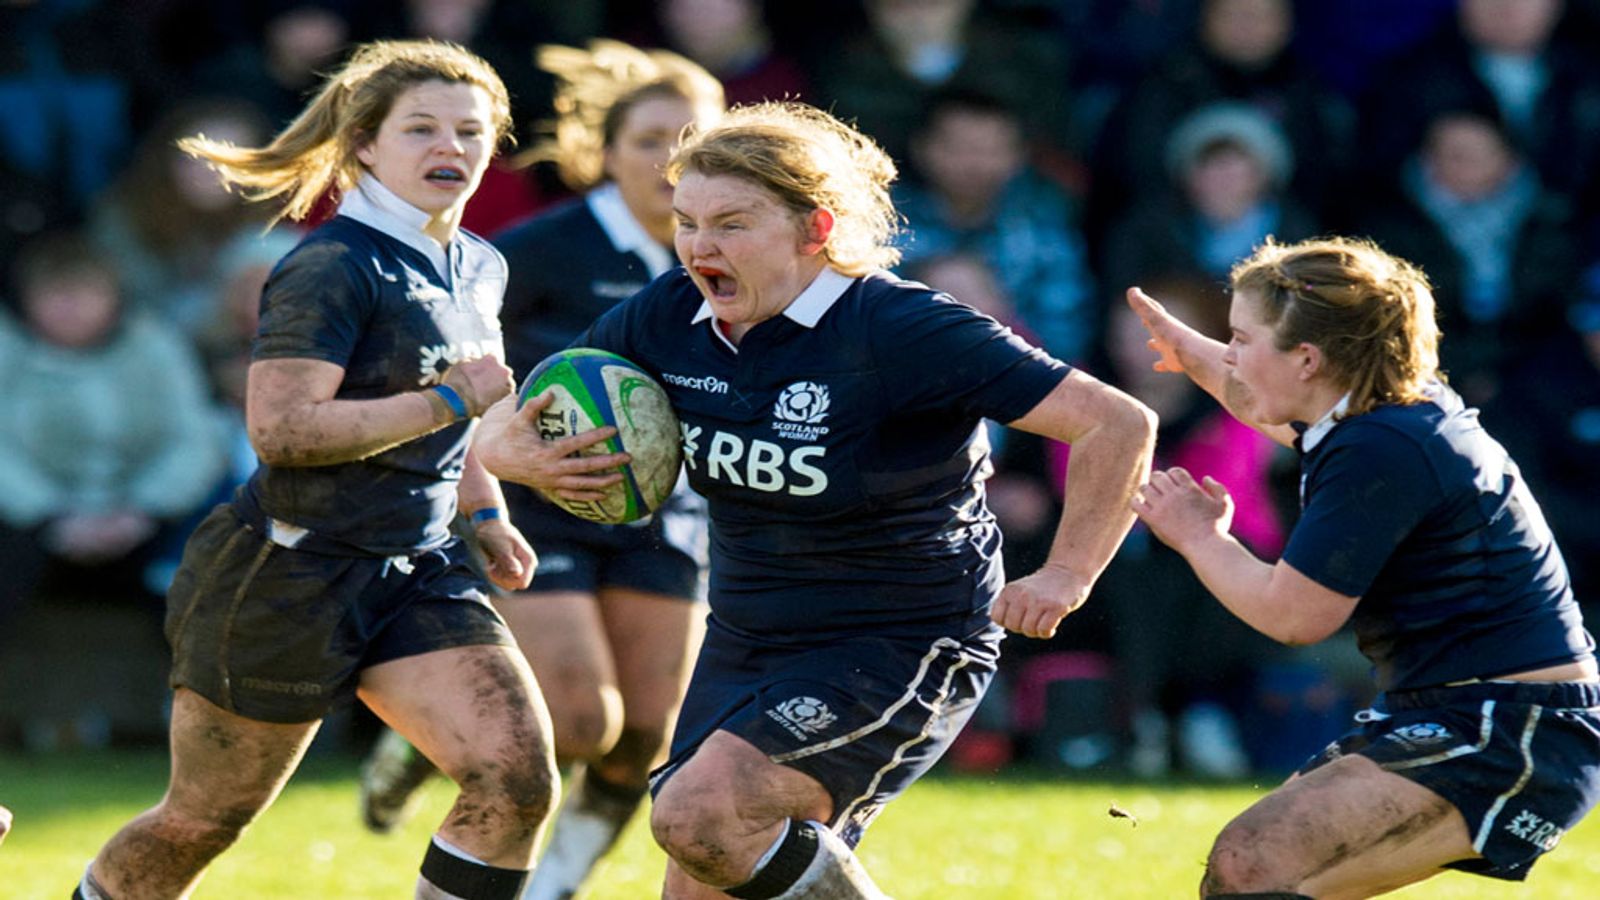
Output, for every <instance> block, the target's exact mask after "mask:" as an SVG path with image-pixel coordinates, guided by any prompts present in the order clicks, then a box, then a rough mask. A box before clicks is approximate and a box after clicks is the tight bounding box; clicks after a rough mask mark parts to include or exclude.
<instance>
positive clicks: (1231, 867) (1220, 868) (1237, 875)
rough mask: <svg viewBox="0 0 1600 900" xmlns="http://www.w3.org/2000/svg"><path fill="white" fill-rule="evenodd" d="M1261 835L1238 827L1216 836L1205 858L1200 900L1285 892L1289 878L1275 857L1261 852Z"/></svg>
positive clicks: (1234, 825) (1290, 876)
mask: <svg viewBox="0 0 1600 900" xmlns="http://www.w3.org/2000/svg"><path fill="white" fill-rule="evenodd" d="M1262 849H1263V848H1262V841H1261V835H1260V833H1259V832H1257V831H1256V830H1255V829H1252V828H1248V827H1244V826H1241V825H1239V824H1238V823H1234V824H1231V825H1229V826H1228V827H1226V828H1224V829H1223V830H1222V833H1221V834H1219V835H1217V839H1216V841H1215V842H1214V843H1213V844H1212V845H1211V854H1210V855H1209V856H1208V857H1207V858H1206V874H1205V880H1204V881H1203V882H1202V883H1201V888H1200V893H1201V896H1208V895H1211V894H1230V893H1244V892H1252V891H1278V890H1288V889H1290V888H1291V887H1293V886H1294V885H1293V884H1291V883H1289V882H1291V881H1292V880H1293V877H1292V875H1291V874H1290V873H1289V872H1287V871H1286V870H1285V869H1284V868H1283V867H1282V866H1281V865H1279V863H1280V862H1281V860H1279V859H1278V858H1276V857H1277V855H1276V854H1268V853H1264V852H1262Z"/></svg>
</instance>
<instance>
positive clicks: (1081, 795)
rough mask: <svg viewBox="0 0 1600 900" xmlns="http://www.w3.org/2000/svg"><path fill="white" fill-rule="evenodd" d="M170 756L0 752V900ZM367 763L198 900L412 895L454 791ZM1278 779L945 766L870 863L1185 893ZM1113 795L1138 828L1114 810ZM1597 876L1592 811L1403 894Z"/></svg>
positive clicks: (986, 879)
mask: <svg viewBox="0 0 1600 900" xmlns="http://www.w3.org/2000/svg"><path fill="white" fill-rule="evenodd" d="M166 766H167V763H166V758H165V756H164V755H163V754H161V753H159V752H156V751H139V752H108V753H75V754H61V755H52V756H44V757H32V756H21V755H17V754H9V755H0V804H3V805H6V806H9V807H10V808H11V809H12V811H13V812H14V813H15V814H16V823H15V827H14V830H13V832H12V834H11V835H10V836H9V837H8V838H6V841H5V843H4V844H3V845H0V898H6V900H32V898H54V900H60V898H64V897H66V896H68V895H69V894H70V893H71V890H72V886H73V885H74V883H75V882H76V881H77V879H78V877H79V875H80V874H81V872H82V870H83V866H84V865H85V864H86V863H87V861H88V860H89V858H90V857H91V856H93V854H94V852H95V850H96V849H97V848H98V847H99V845H100V844H101V842H103V841H104V840H105V839H106V838H107V837H108V836H110V835H111V834H112V832H114V831H115V830H116V829H117V828H119V827H120V826H121V825H122V823H123V822H125V821H126V820H127V819H129V818H130V817H132V816H133V815H135V814H136V813H138V812H139V811H140V810H142V809H144V808H146V807H148V806H150V805H151V804H153V803H154V802H155V801H156V800H157V799H158V798H159V797H160V794H161V791H162V789H163V788H164V786H165V784H166V771H167V769H166ZM356 768H357V762H356V760H354V759H353V758H348V757H343V756H337V755H329V756H318V757H313V758H312V759H311V760H308V761H307V763H306V764H305V766H303V767H302V769H301V771H300V772H299V773H298V774H297V775H296V776H295V778H294V780H293V781H292V782H290V784H289V787H288V788H287V789H286V790H285V791H284V794H283V796H282V797H281V798H280V799H279V800H278V802H277V804H276V805H275V806H274V807H273V808H272V809H270V810H268V811H267V812H266V814H265V815H264V816H262V818H261V820H260V821H258V822H257V823H256V825H255V826H254V827H253V828H251V830H250V831H249V832H248V833H247V834H246V835H245V837H244V839H243V840H242V841H241V842H240V843H239V845H238V846H236V847H234V848H233V849H232V850H230V851H229V852H228V853H226V854H224V855H223V857H222V858H221V859H220V860H219V861H218V862H217V863H216V864H215V865H214V866H213V867H212V869H211V871H210V873H209V874H208V875H207V876H206V879H205V881H203V882H202V883H201V885H200V889H199V890H198V891H197V892H196V893H195V897H196V898H199V900H205V898H233V900H252V898H295V900H316V898H368V897H371V898H407V897H410V896H411V890H412V885H413V884H414V880H415V877H416V875H415V873H416V868H417V864H418V862H419V861H420V859H421V856H422V850H423V848H424V846H425V845H426V842H427V839H428V834H429V833H430V831H431V830H432V828H433V826H434V825H435V824H436V823H437V822H438V821H439V819H440V818H441V817H442V816H443V814H444V811H445V809H446V807H447V806H448V804H449V802H450V798H451V796H452V794H453V791H452V788H451V786H450V785H449V784H448V783H446V782H443V781H435V782H434V783H432V784H430V785H429V787H428V788H427V789H426V796H425V806H424V808H423V811H422V814H421V815H420V816H418V817H417V818H416V819H415V820H413V821H412V822H411V823H410V824H409V825H408V826H407V827H405V828H404V829H402V830H401V831H399V832H397V833H396V834H394V835H391V836H387V837H378V836H375V835H371V834H368V833H367V832H366V831H365V830H363V829H362V827H361V825H360V823H359V822H358V821H357V817H356V784H355V772H356ZM1268 787H1270V785H1268V784H1265V783H1263V784H1261V785H1259V786H1258V785H1252V784H1240V785H1227V786H1214V785H1196V784H1188V783H1163V784H1136V783H1128V782H1101V781H1082V780H1072V781H1065V780H1057V779H1052V778H1049V777H1043V776H1037V775H1029V774H1016V775H1012V774H1007V775H1005V776H1000V777H994V778H977V777H965V776H963V777H956V776H950V775H935V776H934V777H931V778H928V779H925V780H924V781H922V782H921V783H919V784H918V785H916V786H915V787H913V788H912V789H911V791H910V792H909V793H907V794H906V795H905V796H904V797H902V798H901V799H900V800H899V801H897V802H896V803H895V804H893V805H891V806H890V807H889V809H888V810H887V811H886V812H885V813H884V814H883V815H882V816H881V817H880V818H879V820H878V821H877V823H875V824H874V825H873V827H872V830H871V831H870V832H868V834H867V838H866V840H865V841H864V842H863V844H862V847H861V856H862V858H863V859H864V860H865V862H866V865H867V867H868V868H869V869H870V870H871V871H872V872H873V874H874V876H875V877H876V878H877V879H878V881H879V883H880V884H882V885H883V887H884V888H885V890H887V891H888V892H889V893H890V894H891V895H892V896H894V897H896V898H898V900H953V898H974V900H1052V898H1096V900H1098V898H1189V897H1193V896H1195V888H1196V885H1197V884H1198V882H1199V879H1200V872H1201V867H1202V864H1203V860H1204V858H1205V853H1206V850H1207V848H1208V847H1209V846H1210V841H1211V837H1212V835H1214V834H1215V833H1216V831H1217V830H1218V829H1219V828H1221V827H1222V825H1223V824H1224V823H1225V822H1227V821H1228V819H1229V818H1231V817H1232V816H1233V814H1234V813H1236V812H1237V811H1239V810H1240V809H1243V808H1244V807H1245V806H1246V805H1247V804H1248V803H1249V802H1250V801H1251V800H1252V799H1253V798H1255V797H1257V796H1259V795H1260V794H1261V793H1262V792H1263V791H1264V790H1265V789H1266V788H1268ZM1113 804H1115V805H1116V806H1118V807H1119V808H1121V809H1123V810H1126V811H1128V812H1130V813H1132V814H1133V816H1134V817H1135V818H1136V819H1137V824H1135V823H1134V820H1133V819H1128V818H1119V817H1113V816H1111V815H1110V814H1109V810H1110V808H1111V806H1112V805H1113ZM662 869H663V857H662V856H661V854H660V852H659V851H658V850H656V848H655V847H654V845H653V844H652V843H651V841H650V836H649V832H648V830H647V829H646V828H645V827H644V819H643V816H640V817H638V818H636V819H635V820H634V822H633V824H632V826H631V827H630V828H629V830H628V832H627V834H626V835H625V836H624V838H623V841H622V844H621V846H620V847H619V848H618V850H617V851H616V852H614V853H613V854H612V856H611V857H610V858H609V859H608V860H606V861H605V862H604V863H602V868H601V869H600V870H599V872H598V873H597V877H596V879H595V882H594V885H593V887H592V889H591V890H590V891H589V892H588V894H587V895H586V896H585V897H584V898H583V900H640V898H650V897H656V896H658V895H659V889H660V883H661V873H662ZM1597 884H1600V818H1591V819H1590V820H1589V821H1587V822H1585V823H1584V824H1583V825H1581V826H1580V827H1578V828H1577V829H1575V830H1574V831H1573V832H1572V833H1571V834H1569V835H1568V836H1567V837H1566V840H1565V841H1564V842H1563V844H1562V846H1561V847H1560V848H1559V849H1558V850H1557V851H1556V852H1555V853H1554V854H1552V855H1550V856H1549V857H1547V858H1545V859H1544V860H1543V861H1542V862H1540V863H1539V865H1538V866H1537V867H1536V868H1535V869H1534V872H1533V876H1532V877H1531V878H1530V880H1529V881H1528V882H1526V883H1524V884H1520V885H1512V884H1507V883H1505V882H1497V881H1490V880H1487V879H1480V878H1473V877H1471V876H1466V875H1461V874H1457V873H1449V874H1446V875H1443V876H1440V877H1438V878H1435V879H1433V880H1431V881H1429V882H1425V883H1423V884H1420V885H1416V886H1413V887H1411V888H1408V889H1406V890H1404V891H1401V892H1399V893H1397V894H1394V895H1392V896H1396V897H1403V898H1410V900H1426V898H1451V900H1453V898H1491V897H1492V898H1525V900H1533V898H1537V900H1568V898H1570V900H1578V898H1584V900H1587V898H1591V897H1594V896H1596V895H1597V888H1596V885H1597Z"/></svg>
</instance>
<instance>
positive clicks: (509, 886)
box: [422, 841, 528, 900]
mask: <svg viewBox="0 0 1600 900" xmlns="http://www.w3.org/2000/svg"><path fill="white" fill-rule="evenodd" d="M422 877H423V878H424V879H426V880H427V881H428V882H429V883H430V884H432V885H433V886H435V887H437V888H439V889H440V890H442V891H444V892H445V893H447V894H450V895H451V896H453V897H462V898H465V900H518V898H520V897H521V896H522V886H523V884H524V883H525V882H526V881H527V880H528V871H527V870H526V869H502V868H499V867H498V866H491V865H489V864H488V863H482V862H475V861H473V860H468V859H462V858H461V857H459V856H457V855H455V854H454V853H451V852H450V851H448V850H446V849H444V848H443V847H441V846H439V843H438V841H429V842H428V852H427V853H426V854H424V855H423V857H422Z"/></svg>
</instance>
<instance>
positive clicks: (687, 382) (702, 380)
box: [661, 372, 728, 394]
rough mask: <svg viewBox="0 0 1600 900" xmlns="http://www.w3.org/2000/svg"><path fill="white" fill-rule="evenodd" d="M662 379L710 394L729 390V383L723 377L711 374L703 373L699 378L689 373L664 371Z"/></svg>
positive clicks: (723, 392) (724, 392) (668, 382)
mask: <svg viewBox="0 0 1600 900" xmlns="http://www.w3.org/2000/svg"><path fill="white" fill-rule="evenodd" d="M661 380H662V381H665V382H666V383H667V384H675V385H677V386H678V387H684V388H688V389H690V390H692V391H705V392H706V393H708V394H726V393H727V392H728V383H727V382H726V381H723V380H722V379H721V378H715V377H713V376H711V375H702V376H700V377H698V378H691V377H689V376H687V375H674V374H672V373H671V372H662V373H661Z"/></svg>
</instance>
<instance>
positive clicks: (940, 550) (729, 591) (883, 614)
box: [575, 269, 1068, 640]
mask: <svg viewBox="0 0 1600 900" xmlns="http://www.w3.org/2000/svg"><path fill="white" fill-rule="evenodd" d="M575 345H579V346H592V347H598V348H601V349H605V350H609V351H611V352H613V353H619V354H621V355H623V356H625V357H627V358H629V359H632V360H634V361H635V362H637V363H638V364H639V365H640V366H642V367H643V368H644V369H646V370H647V371H649V372H650V373H651V374H652V375H654V376H655V377H656V378H657V379H658V380H660V381H661V383H662V385H663V386H664V387H665V388H666V390H667V393H668V395H669V396H670V398H671V400H672V405H673V407H674V408H675V409H676V410H677V412H678V416H679V419H680V420H681V423H682V428H683V440H684V449H685V465H686V468H687V471H688V475H689V483H690V485H691V486H692V487H693V488H694V489H695V490H696V491H697V492H699V493H700V494H701V495H702V496H704V497H705V498H706V500H707V501H708V503H709V508H710V515H711V585H710V602H711V609H712V613H713V614H714V615H716V616H717V617H718V619H719V620H720V621H721V622H722V623H724V624H726V625H728V626H729V627H731V628H734V629H736V630H740V631H744V632H757V633H760V634H761V635H762V636H763V637H766V638H774V639H778V640H783V639H785V637H786V636H792V637H793V639H796V640H814V639H816V638H818V637H825V636H827V635H829V634H846V633H857V632H861V631H867V630H875V629H878V628H881V627H884V626H887V625H896V626H897V627H899V628H900V629H902V630H909V631H916V630H917V629H918V628H919V626H921V627H926V628H927V629H928V630H929V631H930V632H931V631H934V630H936V629H938V630H947V629H950V628H952V627H962V626H964V625H967V624H975V620H976V619H977V618H979V617H981V616H983V615H985V614H986V613H987V610H988V607H989V605H990V603H991V602H992V601H993V599H994V597H995V595H996V594H997V593H998V591H999V589H1000V587H1001V586H1002V585H1003V583H1004V579H1005V574H1004V572H1003V571H1002V569H1001V566H1000V560H999V556H998V550H999V546H1000V535H999V531H998V529H997V528H996V526H995V522H994V517H993V516H992V515H991V514H990V513H989V510H988V507H987V506H986V504H985V502H984V493H983V487H982V482H983V480H984V479H985V478H987V477H988V475H989V474H990V472H991V471H992V467H991V465H990V463H989V452H988V441H987V438H986V437H985V429H984V428H983V427H981V421H982V419H984V418H991V419H995V420H997V421H1001V422H1010V421H1013V420H1015V419H1018V418H1020V417H1022V416H1023V415H1025V414H1026V413H1028V412H1029V411H1030V410H1032V409H1033V408H1034V407H1035V406H1036V405H1037V404H1038V403H1039V401H1040V400H1042V399H1043V398H1044V397H1045V396H1046V395H1047V394H1049V393H1050V391H1051V390H1052V389H1053V388H1054V387H1055V386H1056V384H1057V383H1059V382H1060V381H1061V379H1062V378H1064V377H1065V376H1066V373H1067V371H1068V367H1067V366H1066V365H1065V364H1063V363H1061V362H1058V361H1056V360H1055V359H1052V358H1051V357H1049V356H1048V355H1046V354H1045V353H1044V352H1043V351H1041V350H1037V349H1035V348H1033V347H1030V346H1029V345H1028V344H1027V343H1026V342H1024V341H1023V340H1022V339H1020V338H1018V337H1017V336H1016V335H1014V334H1012V333H1011V332H1010V330H1008V329H1006V328H1005V327H1003V326H1001V325H1000V324H999V323H997V322H995V321H994V320H993V319H990V318H988V317H986V316H983V315H981V314H979V313H977V312H975V311H974V310H972V309H971V308H969V307H967V306H964V305H962V304H960V303H957V302H955V301H953V300H952V299H950V298H949V297H948V296H946V295H943V294H937V293H935V292H933V291H931V290H929V289H927V288H925V287H923V286H922V285H918V284H912V283H909V282H903V281H899V280H897V279H896V278H895V277H894V276H892V275H888V274H886V273H878V274H873V275H869V276H866V277H864V278H858V279H851V278H849V277H847V276H844V275H841V274H839V273H837V272H834V271H832V270H827V271H824V272H823V273H822V274H821V275H820V276H819V277H818V278H817V280H816V281H815V282H813V284H812V285H811V286H810V287H808V288H807V289H806V290H805V291H804V292H802V293H801V295H800V296H799V297H798V298H796V300H795V301H794V303H792V304H791V305H790V306H789V308H788V309H787V310H786V311H785V312H784V313H783V314H782V315H779V316H776V317H774V318H772V319H769V320H767V321H765V322H762V323H760V324H758V325H756V326H755V327H754V328H752V329H751V330H750V331H749V332H748V333H747V334H746V335H745V336H744V338H743V340H742V341H741V342H740V344H739V346H738V348H737V349H735V347H734V346H733V345H732V344H731V343H730V342H729V341H728V339H727V338H726V337H725V336H724V335H723V334H722V332H721V331H720V330H719V329H718V327H717V324H716V321H715V319H714V318H713V317H712V315H711V311H710V307H709V305H707V304H706V303H705V301H704V300H703V298H702V297H701V295H700V292H699V291H698V289H696V288H695V286H694V283H693V282H692V281H691V280H690V279H689V276H688V274H687V273H686V272H684V271H683V270H682V269H676V270H674V271H672V272H669V273H668V274H666V275H664V276H662V277H661V278H658V279H656V280H655V281H654V282H653V283H652V284H651V285H650V287H649V288H648V289H646V290H645V291H643V292H641V293H640V294H638V295H636V296H634V297H633V298H632V299H631V300H628V301H625V302H624V303H622V304H621V305H619V306H617V307H616V308H614V309H613V310H612V311H611V312H609V313H607V314H606V315H605V316H603V317H602V318H601V319H599V320H598V321H597V322H596V323H595V324H594V326H593V327H592V328H591V329H590V330H589V331H588V332H586V333H585V334H583V335H581V336H580V337H579V338H578V339H577V341H575Z"/></svg>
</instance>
